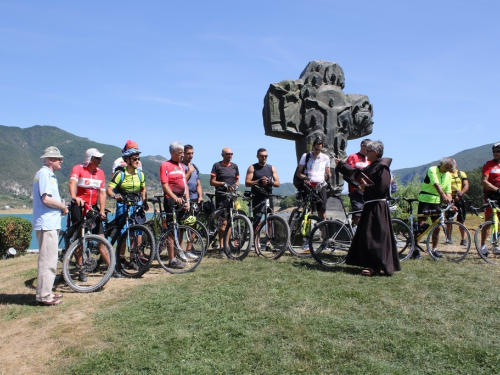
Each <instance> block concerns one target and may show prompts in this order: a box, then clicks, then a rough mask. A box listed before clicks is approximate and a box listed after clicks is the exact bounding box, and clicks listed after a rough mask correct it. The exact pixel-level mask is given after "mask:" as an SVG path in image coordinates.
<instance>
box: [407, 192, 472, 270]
mask: <svg viewBox="0 0 500 375" xmlns="http://www.w3.org/2000/svg"><path fill="white" fill-rule="evenodd" d="M403 199H404V200H405V201H406V202H408V214H409V216H408V219H403V218H400V219H399V220H400V221H401V222H403V223H407V224H408V226H409V227H410V228H412V231H413V241H412V244H411V251H410V254H409V256H411V255H413V254H412V253H413V252H414V251H419V250H420V251H422V252H425V250H424V249H422V247H421V246H420V243H421V241H422V242H423V241H425V243H426V251H427V253H428V254H429V255H430V257H431V258H432V259H434V260H439V259H444V260H448V261H452V262H460V261H461V260H463V259H464V258H465V257H466V256H467V253H468V252H469V249H470V245H471V238H470V233H469V231H468V230H467V228H466V227H465V226H464V225H463V224H461V223H459V222H456V221H453V220H452V218H451V219H447V218H446V213H447V212H449V213H452V212H453V210H454V207H453V205H452V204H448V205H447V206H446V207H445V208H443V209H440V210H427V211H424V213H423V214H417V215H414V214H413V209H412V203H414V202H418V199H413V198H411V199H410V198H403ZM427 216H431V217H434V216H435V217H437V218H436V220H434V221H433V222H432V224H431V225H428V224H424V225H423V226H422V227H421V228H420V227H419V225H418V218H420V217H427ZM454 217H456V215H454ZM441 231H442V232H443V235H442V236H440V232H441ZM462 231H463V233H464V236H465V238H464V239H463V240H462V238H461V232H462ZM433 249H436V250H438V251H439V253H435V252H434V251H433ZM440 255H441V256H440Z"/></svg>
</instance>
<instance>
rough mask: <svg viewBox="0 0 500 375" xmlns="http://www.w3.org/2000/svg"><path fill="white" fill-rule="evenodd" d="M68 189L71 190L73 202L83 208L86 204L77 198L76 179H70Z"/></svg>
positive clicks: (70, 194)
mask: <svg viewBox="0 0 500 375" xmlns="http://www.w3.org/2000/svg"><path fill="white" fill-rule="evenodd" d="M68 189H69V196H70V197H71V199H72V200H73V201H75V203H76V204H77V205H78V206H83V205H84V204H85V202H84V201H83V199H81V198H77V196H76V180H75V179H73V178H70V179H69V183H68Z"/></svg>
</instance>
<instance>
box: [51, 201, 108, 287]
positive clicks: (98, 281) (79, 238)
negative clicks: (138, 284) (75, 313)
mask: <svg viewBox="0 0 500 375" xmlns="http://www.w3.org/2000/svg"><path fill="white" fill-rule="evenodd" d="M80 209H81V210H82V215H81V217H82V220H80V221H79V222H76V223H74V224H73V225H70V223H71V219H70V214H68V225H67V229H66V230H60V231H59V255H58V256H59V259H60V260H61V261H62V275H63V278H64V280H65V281H66V283H67V284H68V286H69V287H70V288H71V289H73V290H74V291H75V292H79V293H90V292H95V291H97V290H99V289H101V288H102V287H103V286H104V285H106V283H107V282H108V281H109V279H110V278H111V276H112V275H113V272H114V271H115V262H116V259H115V252H114V249H113V246H112V245H111V244H110V243H109V241H108V240H106V239H105V238H104V237H102V236H99V235H97V234H91V231H92V229H94V228H95V226H96V220H97V219H98V218H99V216H100V214H99V212H96V211H94V210H93V209H92V207H91V206H89V205H85V206H84V207H80ZM104 252H105V256H104V259H107V262H106V261H105V260H104V259H103V255H102V254H103V253H104Z"/></svg>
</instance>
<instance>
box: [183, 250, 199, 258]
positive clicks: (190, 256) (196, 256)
mask: <svg viewBox="0 0 500 375" xmlns="http://www.w3.org/2000/svg"><path fill="white" fill-rule="evenodd" d="M184 254H185V255H186V258H188V259H191V260H197V259H198V258H199V257H198V255H195V254H193V253H192V252H191V251H186V252H185V253H184Z"/></svg>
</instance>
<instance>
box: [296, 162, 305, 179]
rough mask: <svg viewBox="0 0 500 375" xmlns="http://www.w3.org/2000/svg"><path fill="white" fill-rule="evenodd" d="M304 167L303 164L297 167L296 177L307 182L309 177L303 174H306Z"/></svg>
mask: <svg viewBox="0 0 500 375" xmlns="http://www.w3.org/2000/svg"><path fill="white" fill-rule="evenodd" d="M304 167H305V166H304V165H302V164H299V165H298V166H297V169H296V170H295V176H296V177H297V178H300V179H301V180H305V179H306V178H307V175H305V174H303V173H302V172H304Z"/></svg>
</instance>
